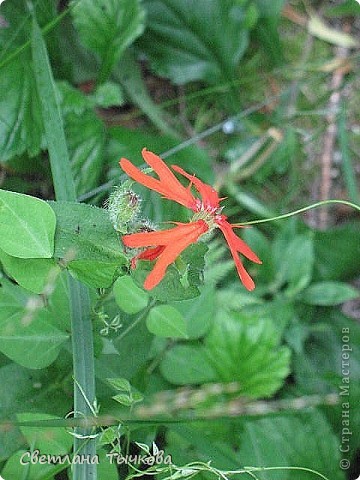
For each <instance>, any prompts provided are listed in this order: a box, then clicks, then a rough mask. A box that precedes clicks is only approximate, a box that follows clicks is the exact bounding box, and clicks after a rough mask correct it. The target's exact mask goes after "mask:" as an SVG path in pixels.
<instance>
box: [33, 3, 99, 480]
mask: <svg viewBox="0 0 360 480" xmlns="http://www.w3.org/2000/svg"><path fill="white" fill-rule="evenodd" d="M28 7H29V10H30V12H31V14H32V34H31V48H32V59H33V66H34V72H35V78H36V87H37V91H38V96H39V99H40V103H41V109H42V118H43V124H44V130H45V137H46V141H47V145H48V151H49V158H50V166H51V173H52V178H53V183H54V189H55V195H56V199H57V200H61V201H75V199H76V191H75V185H74V181H73V177H72V172H71V164H70V158H69V153H68V149H67V144H66V139H65V133H64V128H63V122H62V116H61V110H60V105H59V101H58V96H57V93H56V87H55V82H54V78H53V75H52V71H51V66H50V62H49V58H48V54H47V50H46V44H45V42H44V39H43V36H42V33H41V30H40V28H39V25H38V23H37V20H36V16H35V10H34V8H33V6H32V4H31V2H28ZM68 286H69V293H70V303H71V306H70V308H71V328H72V347H73V348H72V351H73V365H74V412H75V413H74V415H75V417H77V418H83V417H91V416H93V405H94V403H95V373H94V352H93V334H92V325H91V317H90V296H89V291H88V289H87V287H85V286H84V285H83V284H81V283H80V282H78V281H77V280H75V279H74V278H72V277H71V276H70V275H69V276H68ZM90 432H91V429H90V428H80V427H78V428H76V429H75V436H74V454H78V455H83V456H84V457H85V458H86V459H88V462H87V461H85V462H83V463H75V464H74V466H73V467H74V468H73V480H88V479H91V480H96V464H95V465H92V464H91V459H93V458H95V452H96V442H95V439H91V438H85V437H86V436H87V435H89V434H90Z"/></svg>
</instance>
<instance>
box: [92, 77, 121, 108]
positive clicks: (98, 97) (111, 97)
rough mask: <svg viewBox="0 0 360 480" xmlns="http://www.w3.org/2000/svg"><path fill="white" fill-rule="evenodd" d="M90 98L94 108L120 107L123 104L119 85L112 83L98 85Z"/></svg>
mask: <svg viewBox="0 0 360 480" xmlns="http://www.w3.org/2000/svg"><path fill="white" fill-rule="evenodd" d="M90 98H91V99H92V101H93V102H94V105H95V106H97V107H102V108H108V107H113V106H120V105H122V104H123V103H124V102H125V100H124V96H123V93H122V89H121V87H120V85H118V84H117V83H113V82H106V83H103V84H102V85H99V86H98V88H97V89H96V90H95V92H94V93H93V94H92V95H91V97H90Z"/></svg>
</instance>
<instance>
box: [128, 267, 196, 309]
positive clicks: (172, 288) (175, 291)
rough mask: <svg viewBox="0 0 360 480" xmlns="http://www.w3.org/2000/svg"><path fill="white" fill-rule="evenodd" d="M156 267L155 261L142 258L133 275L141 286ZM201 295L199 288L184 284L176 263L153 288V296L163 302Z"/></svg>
mask: <svg viewBox="0 0 360 480" xmlns="http://www.w3.org/2000/svg"><path fill="white" fill-rule="evenodd" d="M153 268H154V264H153V262H149V261H142V260H140V261H139V262H138V264H137V267H136V270H134V271H133V273H132V276H133V278H134V280H135V282H136V283H137V284H138V285H139V286H141V287H142V286H143V284H144V281H145V278H146V277H147V276H148V274H149V273H150V272H151V270H152V269H153ZM198 295H199V289H198V288H197V287H196V286H192V285H185V286H184V285H183V284H182V283H181V280H180V275H179V271H178V270H177V268H176V267H175V266H174V265H170V266H169V267H168V269H167V271H166V274H165V277H164V278H163V279H162V280H161V282H160V283H159V284H158V285H157V286H156V287H155V288H153V289H152V290H151V296H152V297H153V298H155V299H156V300H159V301H161V302H171V301H180V300H187V299H189V298H194V297H197V296H198Z"/></svg>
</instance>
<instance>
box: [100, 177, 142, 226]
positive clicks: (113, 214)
mask: <svg viewBox="0 0 360 480" xmlns="http://www.w3.org/2000/svg"><path fill="white" fill-rule="evenodd" d="M132 184H133V182H132V181H129V180H128V181H126V182H124V183H123V184H122V185H120V186H118V187H115V189H114V190H113V191H112V192H111V194H110V196H109V198H108V200H107V202H106V208H107V209H108V212H109V218H110V221H111V223H112V224H113V226H114V229H115V230H116V231H117V232H119V233H121V234H124V233H127V232H128V227H129V225H130V224H132V223H134V222H135V221H136V220H137V217H138V214H139V212H140V204H141V198H140V197H139V195H137V194H136V193H135V192H133V191H132V190H131V186H132Z"/></svg>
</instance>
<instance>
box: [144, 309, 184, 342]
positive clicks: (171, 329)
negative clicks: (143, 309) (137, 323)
mask: <svg viewBox="0 0 360 480" xmlns="http://www.w3.org/2000/svg"><path fill="white" fill-rule="evenodd" d="M146 326H147V328H148V330H149V331H150V332H151V333H153V334H154V335H156V336H158V337H165V338H167V337H170V338H187V333H186V323H185V319H184V317H183V316H182V314H181V313H180V312H179V310H177V309H176V308H174V307H171V306H170V305H158V306H155V307H153V308H152V309H151V310H150V312H149V314H148V316H147V317H146Z"/></svg>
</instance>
